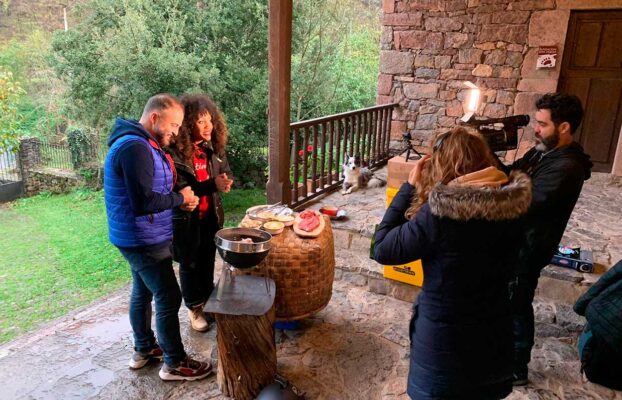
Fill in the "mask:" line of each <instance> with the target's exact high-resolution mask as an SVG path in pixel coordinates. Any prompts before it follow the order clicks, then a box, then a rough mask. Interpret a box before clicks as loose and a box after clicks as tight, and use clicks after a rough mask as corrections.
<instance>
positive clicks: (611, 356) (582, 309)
mask: <svg viewBox="0 0 622 400" xmlns="http://www.w3.org/2000/svg"><path fill="white" fill-rule="evenodd" d="M574 310H575V312H576V313H577V314H579V315H584V316H585V318H586V319H587V323H588V324H587V326H586V327H585V329H584V331H583V334H582V335H581V338H580V339H579V354H580V355H581V368H582V370H583V371H584V372H585V375H586V376H587V378H588V379H589V380H590V381H592V382H594V383H598V384H601V385H604V386H607V387H609V388H611V389H615V390H622V260H620V261H618V262H617V264H616V265H614V266H613V267H612V268H611V269H609V271H607V272H606V273H605V274H604V275H603V276H601V277H600V279H599V280H598V282H596V283H595V284H594V286H592V287H591V288H590V289H589V290H588V291H587V292H585V294H583V296H581V297H580V298H579V300H577V302H576V303H575V305H574Z"/></svg>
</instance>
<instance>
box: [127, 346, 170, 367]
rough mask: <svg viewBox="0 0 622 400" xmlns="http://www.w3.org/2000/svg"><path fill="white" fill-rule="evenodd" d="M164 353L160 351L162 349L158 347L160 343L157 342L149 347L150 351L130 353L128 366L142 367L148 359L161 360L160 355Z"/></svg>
mask: <svg viewBox="0 0 622 400" xmlns="http://www.w3.org/2000/svg"><path fill="white" fill-rule="evenodd" d="M163 354H164V353H162V349H161V348H160V345H158V344H157V343H156V344H155V347H154V348H153V349H151V351H149V352H148V353H141V352H140V351H135V352H134V354H132V358H130V363H129V365H130V368H132V369H139V368H142V367H144V366H145V365H146V364H147V363H148V362H149V361H152V360H158V361H162V356H163Z"/></svg>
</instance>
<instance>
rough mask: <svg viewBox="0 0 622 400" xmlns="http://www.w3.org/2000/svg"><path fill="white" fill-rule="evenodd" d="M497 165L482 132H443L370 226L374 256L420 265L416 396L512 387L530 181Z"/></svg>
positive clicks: (412, 390) (499, 391)
mask: <svg viewBox="0 0 622 400" xmlns="http://www.w3.org/2000/svg"><path fill="white" fill-rule="evenodd" d="M494 165H495V162H494V160H493V159H492V156H491V153H490V150H488V147H487V145H486V143H485V141H484V140H483V139H482V138H481V136H479V135H476V134H472V133H469V132H467V131H465V130H464V129H462V128H457V129H454V130H453V131H450V132H447V133H444V134H443V135H440V136H439V137H438V138H437V139H436V141H435V145H434V147H433V153H432V156H431V158H429V156H426V157H425V158H424V159H423V160H422V161H420V162H419V165H418V166H417V167H415V169H414V170H413V172H411V175H410V177H409V182H407V183H404V184H403V185H402V187H401V188H400V190H399V192H398V193H397V195H396V196H395V198H394V199H393V202H392V203H391V205H390V206H389V208H388V210H387V211H386V214H385V215H384V218H383V220H382V222H381V224H380V226H379V228H378V231H377V232H376V235H375V248H374V257H375V259H376V261H378V262H379V263H381V264H386V265H397V264H403V263H407V262H410V261H414V260H417V259H421V260H422V262H423V271H424V282H423V288H422V289H423V290H422V292H421V294H420V295H419V297H418V299H417V301H416V303H415V306H414V310H413V311H414V312H413V317H412V320H411V322H410V338H411V353H410V371H409V376H408V394H409V395H410V396H411V398H413V399H500V398H503V397H505V396H507V395H508V394H509V393H510V392H511V390H512V385H511V382H512V325H511V324H512V319H511V314H510V311H509V299H508V289H507V288H508V286H507V285H508V284H507V282H508V279H509V276H510V273H511V270H512V269H511V268H512V262H513V260H514V259H516V256H517V252H518V244H519V243H520V239H521V238H522V234H523V230H522V227H521V222H520V221H521V217H522V216H523V215H524V214H525V213H526V211H527V209H528V208H529V204H530V202H531V182H530V180H529V178H528V177H527V175H525V174H523V173H520V172H519V173H513V174H512V175H510V177H509V178H508V177H507V176H506V175H505V174H504V173H503V172H501V171H499V170H497V169H496V168H495V167H494Z"/></svg>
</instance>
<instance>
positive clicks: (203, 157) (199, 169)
mask: <svg viewBox="0 0 622 400" xmlns="http://www.w3.org/2000/svg"><path fill="white" fill-rule="evenodd" d="M192 161H193V163H194V175H195V176H196V178H197V181H198V182H204V181H206V180H208V179H209V171H208V162H207V154H206V153H205V151H203V149H202V148H201V146H197V145H195V146H194V154H193V155H192ZM208 197H209V196H208V195H203V196H201V197H200V198H199V218H201V219H203V218H204V217H205V216H206V215H207V210H208V209H209V199H208Z"/></svg>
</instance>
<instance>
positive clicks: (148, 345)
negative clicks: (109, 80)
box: [104, 94, 212, 380]
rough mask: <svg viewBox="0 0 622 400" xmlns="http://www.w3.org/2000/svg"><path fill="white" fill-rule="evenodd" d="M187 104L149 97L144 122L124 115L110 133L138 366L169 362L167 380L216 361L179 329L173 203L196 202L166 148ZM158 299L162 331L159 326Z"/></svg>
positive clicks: (116, 240) (109, 172) (115, 236)
mask: <svg viewBox="0 0 622 400" xmlns="http://www.w3.org/2000/svg"><path fill="white" fill-rule="evenodd" d="M183 118H184V109H183V107H182V106H181V104H180V103H179V101H178V100H177V98H175V97H174V96H171V95H168V94H159V95H156V96H153V97H152V98H150V99H149V101H148V102H147V105H146V106H145V109H144V111H143V114H142V116H141V118H140V120H139V121H135V120H126V119H122V118H117V119H116V121H115V126H114V128H113V131H112V133H111V135H110V138H109V139H108V145H109V146H110V149H109V151H108V155H107V156H106V161H105V164H104V198H105V202H106V213H107V215H108V235H109V238H110V241H111V242H112V243H113V244H114V245H115V246H117V248H118V249H119V251H120V252H121V254H123V257H125V259H126V260H127V261H128V263H129V264H130V267H131V271H132V295H131V298H130V323H131V325H132V330H133V331H134V350H135V352H134V354H133V355H132V358H131V360H130V363H129V365H130V368H133V369H138V368H142V367H143V366H144V365H145V364H147V363H148V362H149V361H151V360H156V359H157V360H161V359H162V358H164V364H163V366H162V368H161V369H160V373H159V375H160V378H162V379H163V380H196V379H201V378H204V377H206V376H208V375H209V374H210V373H211V372H212V367H211V365H210V364H209V363H206V362H200V361H196V360H193V359H191V358H190V357H188V356H187V355H186V353H185V351H184V346H183V344H182V342H181V335H180V333H179V318H178V312H179V307H180V305H181V291H180V289H179V285H178V284H177V279H176V278H175V274H174V272H173V264H172V256H171V250H170V247H171V240H172V238H173V221H172V208H173V207H179V206H182V207H185V208H189V209H192V208H193V207H196V205H197V203H198V199H197V198H196V196H194V193H193V192H192V190H191V189H190V187H186V188H184V189H183V190H181V191H180V192H179V193H175V192H173V185H174V183H175V182H174V181H175V167H174V164H173V162H172V160H171V159H170V157H168V155H167V154H166V153H164V151H162V147H163V146H166V145H168V144H169V142H170V139H171V137H172V136H174V135H177V133H178V131H179V127H180V126H181V123H182V121H183ZM152 298H153V299H154V300H155V308H156V318H155V320H156V332H157V333H158V342H159V344H158V342H156V338H155V335H154V333H153V330H152V329H151V312H152V311H151V300H152Z"/></svg>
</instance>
